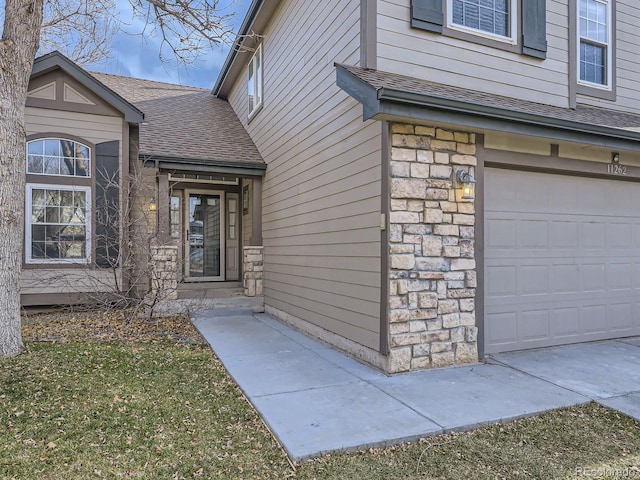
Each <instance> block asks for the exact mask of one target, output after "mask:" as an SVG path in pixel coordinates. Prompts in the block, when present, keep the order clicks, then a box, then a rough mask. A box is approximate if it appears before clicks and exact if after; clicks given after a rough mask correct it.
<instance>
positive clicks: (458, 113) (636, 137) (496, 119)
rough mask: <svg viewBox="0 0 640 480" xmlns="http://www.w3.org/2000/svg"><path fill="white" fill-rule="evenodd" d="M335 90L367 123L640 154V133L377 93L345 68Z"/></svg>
mask: <svg viewBox="0 0 640 480" xmlns="http://www.w3.org/2000/svg"><path fill="white" fill-rule="evenodd" d="M336 67H337V72H336V75H337V84H338V86H339V87H340V88H342V89H343V90H344V91H345V92H347V93H348V94H349V95H351V96H352V97H353V98H355V99H356V100H358V101H359V102H360V103H361V104H362V105H363V120H369V119H374V120H396V121H398V120H405V121H407V119H409V120H410V119H413V120H423V121H429V122H437V123H445V124H451V125H460V126H464V127H468V128H474V129H483V130H495V131H503V132H507V133H516V134H525V135H532V136H538V137H544V138H550V139H555V140H562V141H570V142H578V143H585V144H590V145H597V146H603V147H608V148H619V149H624V150H640V132H633V131H629V130H622V129H617V128H612V127H608V126H603V125H594V124H590V123H582V122H575V121H571V120H566V119H562V118H556V117H549V116H544V115H537V114H532V113H526V112H520V111H514V110H508V109H504V108H500V107H493V106H487V105H481V104H476V103H471V102H465V101H461V100H453V99H448V98H442V97H438V96H435V95H429V94H423V93H416V92H410V91H406V90H402V89H397V88H392V87H382V88H375V87H374V86H372V85H371V84H369V83H367V82H365V81H363V80H362V79H360V78H359V77H358V76H356V75H354V74H352V73H351V72H349V71H348V70H347V69H345V68H344V67H342V66H341V65H336Z"/></svg>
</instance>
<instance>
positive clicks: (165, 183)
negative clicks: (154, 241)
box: [156, 174, 171, 243]
mask: <svg viewBox="0 0 640 480" xmlns="http://www.w3.org/2000/svg"><path fill="white" fill-rule="evenodd" d="M156 205H157V208H158V238H159V239H160V241H161V242H162V243H167V242H168V241H169V240H170V239H171V231H170V230H171V229H170V220H169V175H167V174H163V175H158V199H157V201H156Z"/></svg>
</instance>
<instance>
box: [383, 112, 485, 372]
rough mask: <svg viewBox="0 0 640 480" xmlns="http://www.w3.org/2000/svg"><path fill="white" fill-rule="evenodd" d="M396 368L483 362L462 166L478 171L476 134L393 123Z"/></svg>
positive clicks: (392, 343)
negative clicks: (462, 193)
mask: <svg viewBox="0 0 640 480" xmlns="http://www.w3.org/2000/svg"><path fill="white" fill-rule="evenodd" d="M391 134H392V136H391V162H390V169H391V185H390V192H391V199H390V201H391V212H390V215H389V256H390V258H389V267H390V268H389V270H390V273H389V322H390V325H389V336H390V338H389V347H390V353H389V360H388V370H389V372H390V373H394V372H402V371H409V370H418V369H424V368H432V367H433V368H435V367H445V366H450V365H454V364H462V363H471V362H476V361H477V360H478V350H477V328H476V326H475V296H476V286H477V278H476V261H475V251H474V249H475V239H474V238H475V233H474V224H475V203H474V201H468V200H462V199H461V198H459V197H460V188H459V185H458V184H457V180H456V176H457V173H458V171H459V170H465V171H470V172H471V174H472V175H475V165H476V163H477V161H476V156H475V154H476V146H475V134H473V133H466V132H454V131H449V130H444V129H441V128H434V127H424V126H418V125H407V124H392V125H391Z"/></svg>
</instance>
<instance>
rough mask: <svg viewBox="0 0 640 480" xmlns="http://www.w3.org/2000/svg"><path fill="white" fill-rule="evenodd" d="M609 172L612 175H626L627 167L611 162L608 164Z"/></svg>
mask: <svg viewBox="0 0 640 480" xmlns="http://www.w3.org/2000/svg"><path fill="white" fill-rule="evenodd" d="M607 173H608V174H610V175H626V174H627V167H625V166H624V165H617V164H615V163H610V164H608V165H607Z"/></svg>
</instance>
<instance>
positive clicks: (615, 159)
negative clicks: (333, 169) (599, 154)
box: [611, 152, 620, 164]
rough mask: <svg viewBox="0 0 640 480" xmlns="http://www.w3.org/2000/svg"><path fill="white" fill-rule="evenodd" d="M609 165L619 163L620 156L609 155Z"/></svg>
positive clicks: (617, 154) (614, 153) (615, 153)
mask: <svg viewBox="0 0 640 480" xmlns="http://www.w3.org/2000/svg"><path fill="white" fill-rule="evenodd" d="M611 163H616V164H617V163H620V154H619V153H618V152H612V153H611Z"/></svg>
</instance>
